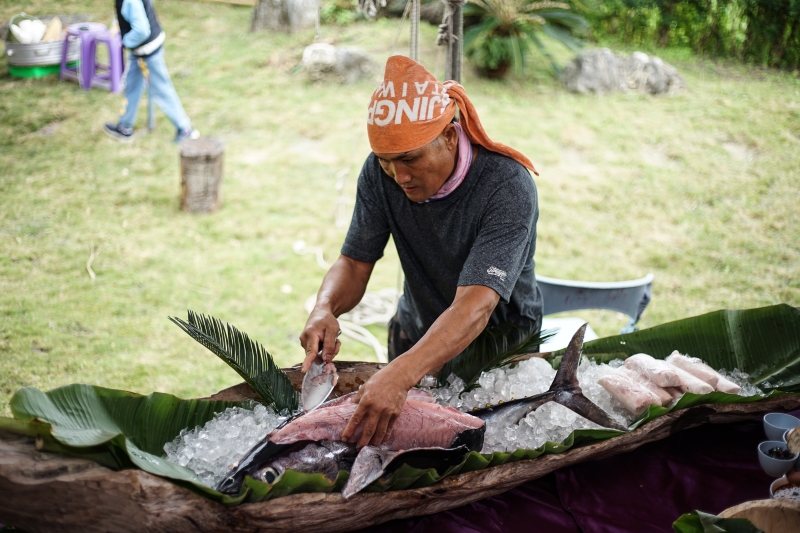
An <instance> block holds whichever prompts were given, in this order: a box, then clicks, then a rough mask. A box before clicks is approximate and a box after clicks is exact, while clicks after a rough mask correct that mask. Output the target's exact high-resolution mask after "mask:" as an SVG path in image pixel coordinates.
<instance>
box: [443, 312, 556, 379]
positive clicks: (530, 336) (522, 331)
mask: <svg viewBox="0 0 800 533" xmlns="http://www.w3.org/2000/svg"><path fill="white" fill-rule="evenodd" d="M554 334H555V332H552V331H544V332H538V331H535V330H534V328H523V327H521V326H518V325H516V324H511V323H508V322H506V323H503V324H500V325H498V326H495V327H492V328H487V329H486V330H484V331H483V333H481V334H480V335H478V337H477V338H476V339H475V340H474V341H472V342H471V343H470V344H469V346H467V348H466V349H465V350H464V351H463V352H461V353H460V354H458V355H457V356H456V357H454V358H453V359H451V360H450V361H448V362H447V363H446V364H445V365H444V367H443V368H442V371H441V372H440V373H439V382H440V384H441V383H443V382H444V380H446V379H447V378H448V377H449V376H450V374H455V375H456V376H458V377H460V378H461V379H463V380H464V382H465V384H466V389H465V390H469V389H470V388H471V387H472V386H473V385H474V384H475V383H476V382H477V381H478V378H480V377H481V373H483V372H488V371H489V370H492V369H493V368H498V367H501V366H504V365H507V364H509V363H512V362H513V361H514V359H515V358H517V357H519V356H520V355H522V354H525V353H530V352H532V351H533V350H535V349H536V348H537V347H538V346H539V345H540V344H542V343H543V342H545V341H546V340H547V339H549V338H550V337H552V336H553V335H554Z"/></svg>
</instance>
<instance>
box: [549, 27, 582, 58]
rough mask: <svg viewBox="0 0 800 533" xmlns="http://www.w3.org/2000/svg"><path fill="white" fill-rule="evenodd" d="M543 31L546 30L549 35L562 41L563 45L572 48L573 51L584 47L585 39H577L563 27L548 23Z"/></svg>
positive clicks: (555, 39)
mask: <svg viewBox="0 0 800 533" xmlns="http://www.w3.org/2000/svg"><path fill="white" fill-rule="evenodd" d="M542 31H544V33H545V34H546V35H547V36H548V37H550V38H551V39H553V40H554V41H557V42H559V43H561V45H562V46H564V47H565V48H568V49H569V50H572V51H573V52H578V51H579V50H580V49H581V48H583V44H584V43H583V41H581V40H580V39H576V38H575V37H573V36H572V34H571V33H570V32H569V31H567V30H564V29H563V28H559V27H557V26H553V25H551V24H548V25H547V26H544V27H543V28H542Z"/></svg>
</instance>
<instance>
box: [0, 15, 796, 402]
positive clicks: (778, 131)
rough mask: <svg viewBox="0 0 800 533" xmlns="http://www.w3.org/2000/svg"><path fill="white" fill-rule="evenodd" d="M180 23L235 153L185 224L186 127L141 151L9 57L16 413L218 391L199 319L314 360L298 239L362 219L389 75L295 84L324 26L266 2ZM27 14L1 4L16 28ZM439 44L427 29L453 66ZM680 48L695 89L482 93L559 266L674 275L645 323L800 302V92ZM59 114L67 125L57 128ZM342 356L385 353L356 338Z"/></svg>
mask: <svg viewBox="0 0 800 533" xmlns="http://www.w3.org/2000/svg"><path fill="white" fill-rule="evenodd" d="M30 4H31V5H30V6H26V8H25V11H26V12H28V13H33V14H36V13H41V14H45V13H54V12H61V13H64V12H84V13H91V14H92V15H94V18H95V20H100V21H110V19H111V16H112V4H111V3H110V2H107V1H104V2H99V1H90V0H85V1H65V2H54V1H51V0H48V1H44V0H34V1H33V2H30ZM158 9H159V15H160V18H161V21H162V24H163V25H164V26H165V28H166V31H167V33H168V39H167V46H166V60H167V63H168V65H169V68H170V72H171V74H172V76H173V79H174V82H175V85H176V88H177V90H178V93H179V94H180V96H181V98H182V100H183V103H184V106H185V107H186V109H187V112H188V113H189V115H190V116H191V117H192V120H193V123H194V125H195V126H196V127H197V128H198V129H200V130H201V131H202V133H203V134H204V135H213V136H216V137H219V138H220V139H222V140H223V142H224V143H225V171H224V184H223V192H224V204H223V207H222V209H221V210H220V211H219V212H217V213H214V214H211V215H200V216H198V215H190V214H186V213H182V212H181V211H179V210H178V199H179V195H180V183H179V157H178V152H177V149H176V147H175V146H174V145H172V144H171V143H170V141H171V139H172V137H173V135H174V131H173V130H172V126H171V124H169V122H168V120H167V119H166V118H165V117H164V116H163V115H160V114H159V116H158V120H157V122H158V124H157V128H156V130H155V131H154V132H153V133H151V134H147V133H146V128H145V127H144V126H145V121H146V117H145V116H144V113H141V114H140V117H139V124H138V125H139V128H138V132H139V134H140V135H139V136H138V137H137V139H136V141H135V142H134V143H131V144H130V145H121V144H117V143H115V142H114V141H112V140H110V139H108V138H106V137H105V136H104V135H103V134H102V131H101V128H102V125H103V123H104V122H113V121H115V117H116V113H117V110H118V108H119V105H120V100H121V97H120V96H119V95H112V94H109V93H107V92H103V91H101V90H92V91H87V92H85V91H81V90H79V89H78V88H77V85H75V84H73V83H59V82H58V81H57V79H56V78H54V77H50V78H45V79H41V80H18V79H14V78H11V77H9V75H8V70H7V68H6V63H5V59H0V415H2V414H7V413H8V408H7V401H8V399H9V398H10V396H11V394H13V392H14V391H15V390H16V389H18V388H19V387H23V386H28V385H32V386H36V387H39V388H41V389H45V390H47V389H50V388H53V387H56V386H59V385H63V384H67V383H73V382H87V383H93V384H98V385H103V386H107V387H114V388H121V389H129V390H134V391H138V392H143V393H147V392H150V391H154V390H158V391H164V392H171V393H174V394H177V395H179V396H184V397H197V396H204V395H208V394H211V393H213V392H215V391H217V390H219V389H222V388H224V387H226V386H229V385H232V384H234V383H237V382H238V381H240V380H239V378H238V376H237V375H236V374H235V373H234V372H233V371H231V370H229V369H228V368H227V367H226V366H225V365H224V364H223V363H222V362H220V361H219V360H217V358H216V357H214V356H213V355H212V354H211V353H210V352H208V351H206V350H205V349H204V348H202V347H201V346H200V345H198V344H196V343H195V342H194V341H192V340H191V339H189V338H188V337H187V336H186V335H185V334H183V333H182V332H181V331H180V330H179V329H178V328H176V327H175V326H173V325H172V324H171V323H170V322H169V321H168V320H167V316H169V315H178V316H184V315H185V310H186V309H193V310H195V311H198V312H202V313H206V314H212V315H214V316H216V317H218V318H220V319H222V320H224V321H227V322H230V323H232V324H234V325H236V326H237V327H238V328H240V329H241V330H242V331H245V332H247V333H248V334H250V336H251V337H253V338H254V339H256V340H258V341H260V342H261V343H262V344H264V346H265V347H266V348H267V349H268V350H269V351H270V352H271V353H272V354H273V355H274V356H275V357H276V358H277V360H278V362H279V363H280V364H282V365H290V364H293V363H296V362H298V361H299V360H300V359H301V357H302V349H301V347H300V345H299V342H298V340H297V336H298V334H299V333H300V331H301V329H302V327H303V325H304V323H305V318H306V315H305V312H304V310H303V303H304V301H305V300H306V298H307V297H308V296H310V295H312V294H314V293H315V292H316V290H317V288H318V286H319V283H320V281H321V279H322V276H323V275H324V270H322V269H321V268H319V267H318V266H317V265H316V262H315V260H314V258H313V256H311V255H304V256H297V255H295V254H294V252H293V250H292V245H293V243H294V242H295V241H296V240H298V239H302V240H304V241H306V242H307V243H308V244H309V245H312V246H320V247H321V248H322V249H323V250H324V254H325V258H326V259H328V260H329V261H330V260H333V259H334V258H335V257H336V255H337V253H338V249H339V247H340V245H341V242H342V239H343V237H344V231H345V228H341V227H337V226H336V224H335V222H336V210H337V202H339V203H341V202H344V211H345V216H344V217H343V218H340V220H344V221H345V222H347V221H349V212H350V211H351V210H352V205H353V199H354V194H355V181H356V176H357V173H358V170H359V169H360V167H361V164H362V163H363V160H364V157H366V155H367V154H368V153H369V145H368V142H367V138H366V130H365V126H364V116H365V109H366V104H367V101H368V98H369V95H370V93H371V92H372V90H373V89H374V86H375V84H376V82H373V81H365V82H362V83H359V84H356V85H354V86H346V87H342V86H335V85H328V86H326V85H313V84H309V83H308V82H307V81H306V80H305V77H304V75H303V73H302V72H301V73H297V74H292V70H293V68H294V67H295V66H296V65H297V64H298V63H299V60H300V56H301V54H302V50H303V48H304V47H305V46H306V45H307V44H310V43H311V42H313V38H314V35H313V32H307V33H301V34H297V35H292V36H287V35H278V34H273V33H271V32H262V33H258V34H250V33H248V32H247V31H246V30H247V28H248V24H249V16H250V13H249V9H247V8H241V7H233V6H229V5H218V4H209V3H193V2H187V1H175V0H162V1H161V2H159V3H158ZM18 10H19V6H9V5H7V4H6V5H3V6H0V19H8V18H9V17H10V16H11V15H12V14H14V13H15V12H17V11H18ZM396 28H397V21H394V20H389V21H387V20H383V21H378V22H377V23H372V24H366V23H359V24H354V25H351V26H347V27H343V28H341V27H333V26H325V27H323V37H324V38H327V39H331V40H333V41H334V42H335V43H337V44H348V45H356V46H360V47H363V48H365V49H366V50H368V51H369V52H370V53H371V54H373V56H374V57H375V59H376V60H377V61H379V62H382V61H383V60H384V59H385V58H386V57H387V56H388V55H389V54H390V53H391V44H392V41H393V39H394V35H395V32H396ZM406 28H407V26H406ZM403 33H404V35H403V36H402V37H401V40H400V43H399V45H398V51H400V52H402V51H404V50H405V46H406V42H407V37H406V35H405V34H406V31H404V32H403ZM434 37H435V28H433V27H430V26H428V25H423V35H422V39H421V42H422V43H423V62H424V63H425V64H426V65H428V67H429V68H432V67H433V65H435V64H436V54H437V51H436V49H435V47H434V46H433V44H432V43H433V40H434ZM658 53H660V54H661V55H662V56H663V57H664V58H665V59H666V60H668V61H670V62H672V63H673V64H675V65H676V66H677V67H678V68H679V70H680V71H681V72H682V73H683V75H684V76H685V78H686V81H687V84H688V90H687V91H685V92H684V93H683V94H681V95H679V96H676V97H671V98H653V97H649V96H644V95H638V94H633V95H609V96H605V97H602V98H599V97H586V96H576V95H572V94H569V93H567V92H566V91H565V90H564V89H562V88H561V87H560V86H559V84H558V83H557V82H556V81H555V80H553V79H552V78H551V77H550V76H549V74H548V73H547V68H546V66H545V65H544V64H542V65H532V66H531V69H530V71H529V72H528V74H527V75H526V76H525V77H524V78H514V79H511V80H508V81H507V82H506V83H497V82H488V81H483V80H479V79H477V78H476V77H475V76H474V75H473V74H472V72H470V71H469V70H468V72H467V75H466V79H465V81H464V84H465V86H466V87H467V89H468V91H469V94H470V97H471V98H472V100H473V102H474V103H475V105H476V107H477V108H478V111H479V112H480V114H481V119H482V121H483V122H484V125H485V127H486V129H487V131H488V132H489V133H490V134H491V135H492V136H493V137H494V138H495V139H497V140H499V141H501V142H505V143H507V144H510V145H512V146H514V147H516V148H518V149H520V150H521V151H523V152H524V153H526V154H527V155H528V156H529V157H530V158H531V159H532V160H533V161H534V162H535V164H536V165H537V168H538V169H539V171H540V174H541V175H540V176H539V177H538V178H537V179H536V183H537V185H538V188H539V193H540V206H541V217H540V220H539V241H538V247H537V253H536V259H537V263H538V264H537V272H538V273H540V274H543V275H547V276H551V277H560V278H569V279H585V280H621V279H631V278H636V277H640V276H642V275H644V274H646V273H648V272H653V273H654V274H655V284H654V294H653V301H652V303H651V304H650V307H649V308H648V310H647V312H646V313H645V315H644V318H643V320H642V322H641V325H642V326H644V327H646V326H651V325H655V324H660V323H663V322H666V321H670V320H674V319H678V318H683V317H687V316H692V315H697V314H700V313H704V312H707V311H711V310H715V309H720V308H748V307H756V306H762V305H768V304H773V303H777V302H787V303H790V304H793V305H800V266H798V265H800V244H798V243H800V215H798V207H797V198H798V185H799V184H800V157H798V156H797V154H798V153H800V82H798V80H797V79H796V78H793V77H792V76H790V75H789V74H785V73H780V72H773V71H765V70H756V69H752V68H746V67H742V66H737V65H734V64H717V63H712V62H709V61H707V60H703V59H699V58H696V57H694V56H692V55H690V54H686V53H685V52H684V51H681V50H677V51H670V50H667V51H658ZM143 110H144V109H143ZM52 124H55V128H56V131H55V133H54V134H53V135H51V136H43V135H39V134H37V132H38V131H39V130H41V128H43V127H44V126H47V125H52ZM342 171H344V175H346V179H345V182H344V188H343V192H342V194H341V195H340V194H339V192H338V191H337V181H338V178H337V175H339V173H340V172H342ZM92 249H95V250H99V253H98V254H97V255H96V258H95V259H94V261H93V263H92V269H93V271H94V272H95V273H96V276H97V277H96V280H95V281H94V282H93V281H92V280H91V279H90V277H89V274H88V272H87V269H86V263H87V260H88V259H89V257H90V254H91V252H92ZM397 276H398V262H397V258H396V254H395V253H394V250H393V248H392V247H390V248H389V249H387V254H386V258H384V259H383V260H382V261H380V262H379V263H378V266H377V267H376V272H375V275H374V277H373V280H372V282H371V287H370V288H372V289H380V288H384V287H395V286H396V285H397ZM286 284H288V285H291V287H292V292H291V293H290V294H284V293H283V292H282V291H281V287H282V286H283V285H286ZM577 314H579V315H580V316H583V317H586V318H588V319H590V321H591V322H592V325H593V327H594V328H595V330H597V331H598V333H600V334H601V335H602V334H612V333H615V332H616V331H617V330H618V329H619V328H620V327H621V326H622V325H624V323H625V319H623V318H622V317H620V316H618V315H617V314H616V313H607V312H587V313H577ZM373 329H374V332H375V333H376V334H377V335H379V337H382V336H383V335H385V333H384V332H382V331H381V328H378V327H375V328H373ZM341 357H342V358H343V359H365V360H370V359H373V358H374V355H372V354H371V351H370V349H369V348H367V347H366V346H363V345H360V344H358V343H355V342H352V341H351V342H345V345H344V347H343V349H342V355H341Z"/></svg>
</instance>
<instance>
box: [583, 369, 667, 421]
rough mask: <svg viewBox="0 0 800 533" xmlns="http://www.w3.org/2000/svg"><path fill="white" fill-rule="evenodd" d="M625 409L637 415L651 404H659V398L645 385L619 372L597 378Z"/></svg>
mask: <svg viewBox="0 0 800 533" xmlns="http://www.w3.org/2000/svg"><path fill="white" fill-rule="evenodd" d="M597 383H598V384H599V385H601V386H602V387H603V388H604V389H606V390H607V391H608V392H609V394H611V396H613V397H614V399H616V400H617V401H618V402H619V403H621V404H622V406H623V407H625V409H627V410H628V411H630V412H631V413H633V414H635V415H636V416H639V415H640V414H642V413H643V412H644V411H645V409H647V408H648V407H650V406H651V405H653V404H655V405H661V399H660V398H659V397H658V396H657V395H656V394H655V393H654V392H651V391H650V390H649V389H648V388H647V387H646V386H644V385H642V384H641V383H637V382H635V381H633V380H632V379H630V378H629V377H627V376H625V375H624V374H621V373H614V374H609V375H607V376H603V377H602V378H600V379H598V380H597Z"/></svg>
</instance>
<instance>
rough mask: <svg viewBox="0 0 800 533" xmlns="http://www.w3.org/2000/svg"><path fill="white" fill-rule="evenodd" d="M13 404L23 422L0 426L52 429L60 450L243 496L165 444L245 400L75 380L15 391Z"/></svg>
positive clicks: (204, 491) (34, 430)
mask: <svg viewBox="0 0 800 533" xmlns="http://www.w3.org/2000/svg"><path fill="white" fill-rule="evenodd" d="M10 405H11V412H12V414H13V415H14V418H15V419H16V420H17V423H16V424H10V423H8V422H2V421H0V422H2V424H3V425H2V426H0V427H4V429H7V430H10V431H14V432H16V433H22V434H28V435H30V434H31V433H35V434H38V435H46V432H47V433H49V437H52V438H53V439H54V441H56V443H57V446H56V447H55V448H56V449H55V450H54V451H61V452H63V453H69V454H73V455H77V454H79V455H82V456H84V457H87V458H93V459H96V460H98V462H100V463H101V464H104V465H105V466H109V467H111V468H132V467H134V466H135V467H138V468H141V469H142V470H145V471H147V472H150V473H151V474H156V475H158V476H162V477H165V478H168V479H171V480H172V481H174V482H176V483H179V484H181V485H184V486H187V487H189V488H191V489H192V490H195V491H197V492H200V493H201V494H203V495H205V496H209V497H211V498H214V499H216V500H219V501H222V502H223V503H236V502H238V501H241V499H243V496H241V497H239V498H238V499H237V498H231V497H229V496H226V495H223V494H221V493H219V492H217V491H215V490H213V489H211V488H209V487H207V486H205V485H203V484H202V483H201V482H200V480H199V479H198V478H197V476H196V475H195V473H194V472H192V471H191V470H189V469H188V468H184V467H182V466H180V465H176V464H174V463H170V462H169V461H166V460H164V459H162V458H161V456H162V455H163V453H164V452H163V449H164V444H166V443H167V442H170V441H172V440H173V439H174V438H175V437H176V436H177V435H178V434H179V433H180V431H181V430H182V429H184V428H194V427H196V426H203V425H205V424H206V422H208V421H209V420H211V419H212V418H213V417H214V415H215V414H216V413H218V412H222V411H224V410H225V409H227V408H228V407H234V406H240V405H241V404H239V403H234V402H219V401H212V400H182V399H180V398H177V397H175V396H172V395H170V394H162V393H153V394H150V395H149V396H142V395H140V394H134V393H132V392H125V391H119V390H113V389H105V388H102V387H96V386H93V385H82V384H74V385H67V386H64V387H59V388H57V389H54V390H52V391H49V392H47V393H43V392H41V391H39V390H38V389H35V388H33V387H26V388H23V389H20V390H18V391H17V392H16V393H15V394H14V396H13V397H12V398H11V404H10ZM6 420H7V419H6ZM20 422H22V423H23V424H22V425H20V424H19V423H20ZM48 426H49V427H48ZM94 456H98V457H102V458H103V460H99V459H98V458H97V457H94Z"/></svg>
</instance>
